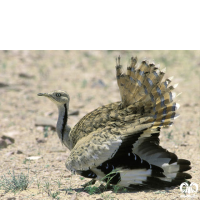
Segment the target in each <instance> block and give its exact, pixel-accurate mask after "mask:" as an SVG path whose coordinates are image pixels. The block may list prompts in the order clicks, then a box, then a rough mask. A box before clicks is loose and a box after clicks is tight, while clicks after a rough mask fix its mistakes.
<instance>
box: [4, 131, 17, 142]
mask: <svg viewBox="0 0 200 200" xmlns="http://www.w3.org/2000/svg"><path fill="white" fill-rule="evenodd" d="M19 134H20V132H19V131H11V132H7V133H4V134H3V136H5V137H7V138H8V137H9V139H13V138H12V137H14V136H15V135H19ZM3 136H2V137H3ZM13 140H14V139H13ZM13 142H15V140H14V141H13Z"/></svg>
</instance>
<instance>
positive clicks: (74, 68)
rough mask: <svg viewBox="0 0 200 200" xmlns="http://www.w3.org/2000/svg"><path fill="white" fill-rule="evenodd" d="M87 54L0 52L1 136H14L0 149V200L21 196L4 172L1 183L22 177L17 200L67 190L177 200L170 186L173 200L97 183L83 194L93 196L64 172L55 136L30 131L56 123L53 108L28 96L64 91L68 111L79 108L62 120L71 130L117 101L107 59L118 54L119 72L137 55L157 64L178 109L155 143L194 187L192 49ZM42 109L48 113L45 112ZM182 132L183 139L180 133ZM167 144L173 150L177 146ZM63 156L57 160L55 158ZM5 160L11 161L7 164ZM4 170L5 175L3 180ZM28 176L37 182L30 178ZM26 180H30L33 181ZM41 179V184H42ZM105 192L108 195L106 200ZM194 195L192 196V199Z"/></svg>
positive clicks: (195, 64) (195, 76)
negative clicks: (47, 121)
mask: <svg viewBox="0 0 200 200" xmlns="http://www.w3.org/2000/svg"><path fill="white" fill-rule="evenodd" d="M91 54H92V55H91ZM87 55H88V56H87V57H85V56H84V52H82V51H7V52H4V51H0V61H1V63H0V66H1V70H2V76H1V84H6V85H8V86H6V87H3V85H1V84H0V86H1V87H0V90H1V93H2V97H3V98H1V102H0V104H1V106H0V119H1V121H2V124H1V126H2V127H1V128H2V133H1V134H4V132H5V133H9V132H12V131H13V132H15V133H16V134H18V135H16V136H15V135H13V136H11V137H13V138H15V143H14V144H12V145H10V146H9V148H5V149H1V150H0V157H1V164H0V190H1V192H0V199H8V198H9V197H10V196H11V195H13V192H14V191H15V193H16V194H15V197H16V199H19V198H20V196H21V195H22V194H20V193H19V192H18V191H22V190H16V189H14V186H13V185H12V186H8V182H6V181H5V180H4V179H5V177H3V178H2V176H4V174H5V176H6V178H7V179H10V182H12V181H11V179H13V178H12V177H13V172H12V169H14V170H15V177H16V179H17V180H19V178H18V176H19V175H20V173H23V175H22V176H21V177H24V179H23V180H25V181H24V182H27V185H28V186H27V188H28V189H27V188H26V187H21V188H23V189H25V188H26V190H23V196H24V199H71V196H72V195H73V194H74V193H75V192H76V193H77V198H78V199H84V198H85V199H88V200H90V199H98V198H101V199H106V198H107V199H111V198H112V197H113V196H114V197H115V198H116V199H120V200H121V199H146V198H147V199H158V198H159V199H163V198H171V197H173V198H174V199H180V195H181V192H180V189H179V188H178V187H176V188H173V187H172V188H169V189H168V190H169V191H170V192H171V193H172V194H171V195H173V196H169V197H168V196H167V195H168V193H165V194H163V193H162V192H160V193H158V194H156V193H154V192H156V191H157V190H148V189H147V188H143V187H142V188H141V189H140V190H137V187H136V189H133V190H134V192H132V190H129V189H127V188H123V187H119V186H116V185H111V187H109V185H108V184H106V183H105V182H104V183H103V184H102V185H103V186H102V187H99V184H101V183H99V182H97V183H96V184H95V185H91V186H88V187H93V186H95V187H98V189H96V188H88V190H89V191H90V192H94V191H96V192H95V193H94V194H92V195H90V193H89V192H88V191H87V190H84V188H83V187H82V185H83V184H84V183H85V182H86V180H87V179H86V178H84V177H81V176H78V175H74V176H73V177H72V178H70V172H69V171H68V170H67V169H66V168H65V158H67V155H66V148H65V147H64V145H62V144H61V142H60V140H59V139H58V137H57V134H56V132H55V130H53V129H52V128H50V127H48V126H46V125H45V126H46V127H45V126H39V127H38V126H37V127H36V126H35V125H34V123H35V119H36V117H37V116H43V117H47V118H52V119H54V120H56V119H57V108H56V107H54V106H53V105H52V103H51V102H48V101H45V100H42V99H39V98H38V97H37V95H36V94H37V93H38V92H48V91H52V90H54V89H63V90H66V91H67V92H69V94H70V96H71V100H70V107H69V111H72V110H79V115H77V116H73V115H70V116H69V120H70V121H69V123H70V124H71V125H75V124H76V122H78V121H79V119H80V118H81V117H82V116H84V115H85V114H87V113H88V112H90V111H92V110H94V109H96V108H97V107H98V106H102V105H106V104H108V103H112V102H116V101H119V100H120V95H119V90H118V86H117V82H116V77H115V58H116V56H118V55H121V59H122V64H123V68H124V71H125V70H126V67H127V64H126V63H128V60H129V59H130V57H131V56H137V57H138V60H139V61H141V60H142V59H143V58H146V59H150V60H154V61H155V63H160V67H161V69H162V68H164V67H166V68H167V72H166V75H165V76H166V78H168V77H170V76H174V80H173V81H172V85H173V84H175V83H179V85H178V87H177V88H176V89H175V90H174V92H177V93H179V92H182V94H181V95H180V96H178V97H177V98H176V99H175V100H177V102H178V103H179V104H180V105H181V106H180V108H179V110H178V112H179V113H180V117H179V118H178V119H176V120H175V123H174V125H173V126H172V127H171V128H170V129H163V130H162V132H161V134H160V143H161V144H162V145H163V146H164V147H165V148H167V149H170V151H172V152H174V151H176V152H175V153H176V154H177V155H178V157H179V158H182V159H189V160H190V161H191V165H192V170H190V172H191V174H192V176H193V179H192V180H191V182H195V183H197V184H198V185H199V179H198V177H200V170H198V169H199V168H198V162H197V161H198V159H197V158H198V156H197V155H198V153H197V152H198V150H199V149H200V142H199V137H200V131H199V129H198V127H199V120H200V118H199V115H198V107H199V98H198V94H199V92H198V90H199V87H197V85H198V84H197V83H198V81H199V73H197V71H199V69H200V65H199V51H198V52H197V51H95V52H90V53H88V54H87ZM161 57H162V58H161ZM91 58H92V59H93V58H95V63H94V61H91V60H92V59H91ZM22 71H23V72H24V73H27V74H30V75H34V77H35V78H34V79H31V78H26V79H24V78H23V79H22V78H21V77H20V76H19V73H21V72H22ZM69 72H70V73H69ZM188 72H189V73H188ZM99 79H101V80H103V82H104V83H105V85H106V86H105V87H96V86H95V87H92V83H93V82H94V81H95V80H99ZM163 80H165V78H164V79H163ZM106 88H107V89H106ZM27 96H29V97H31V98H27ZM91 97H93V98H91ZM52 109H54V110H52ZM49 111H52V114H51V113H49ZM172 131H173V132H172ZM188 131H189V132H190V134H187V132H188ZM18 132H19V133H18ZM1 136H2V135H0V137H1ZM36 138H40V139H42V138H43V139H44V138H45V140H46V141H47V142H46V143H41V144H38V143H37V142H36V140H35V139H36ZM186 142H187V144H188V146H181V147H179V144H182V143H186ZM175 143H177V144H178V145H177V147H175ZM18 149H19V150H22V151H23V154H17V153H15V154H14V155H11V156H5V154H6V153H7V152H11V151H14V152H16V151H17V150H18ZM67 153H68V154H69V152H67ZM37 155H40V156H42V157H43V158H42V159H38V160H31V161H29V160H27V159H26V157H28V156H37ZM64 156H65V158H64V159H60V158H61V157H64ZM13 157H14V159H11V158H13ZM29 165H30V166H29ZM27 168H29V169H30V170H29V173H27ZM9 169H10V171H11V174H12V175H11V174H7V172H8V170H9ZM36 171H37V177H36V178H34V177H35V176H36ZM62 174H64V176H63V178H61V177H62ZM26 175H28V176H29V179H28V180H26ZM30 177H31V178H32V177H33V178H34V181H32V179H30ZM110 178H111V177H110ZM45 181H47V182H48V183H47V184H46V183H45ZM108 182H109V180H108ZM48 184H49V191H48V190H47V188H48ZM25 185H26V184H25ZM106 185H107V188H106V187H105V186H106ZM46 186H47V188H46ZM6 188H7V190H6ZM9 188H10V189H9ZM15 188H19V187H15ZM5 191H7V193H5ZM108 191H112V193H110V194H109V193H107V192H108ZM138 191H140V192H138ZM162 191H163V190H162ZM10 193H11V194H10ZM82 193H83V194H82ZM84 193H86V194H84ZM1 195H4V196H1ZM82 195H83V196H82ZM84 195H85V196H84ZM197 195H198V197H199V196H200V194H199V193H198V194H197ZM13 196H14V195H13ZM41 196H42V197H41Z"/></svg>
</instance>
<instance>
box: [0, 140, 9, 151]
mask: <svg viewBox="0 0 200 200" xmlns="http://www.w3.org/2000/svg"><path fill="white" fill-rule="evenodd" d="M7 146H8V145H7V143H6V141H5V140H3V139H2V138H0V149H3V148H6V147H7Z"/></svg>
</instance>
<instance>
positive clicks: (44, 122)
mask: <svg viewBox="0 0 200 200" xmlns="http://www.w3.org/2000/svg"><path fill="white" fill-rule="evenodd" d="M35 126H50V127H51V128H52V129H54V130H55V129H56V120H54V119H51V118H47V117H40V116H38V117H37V118H36V122H35Z"/></svg>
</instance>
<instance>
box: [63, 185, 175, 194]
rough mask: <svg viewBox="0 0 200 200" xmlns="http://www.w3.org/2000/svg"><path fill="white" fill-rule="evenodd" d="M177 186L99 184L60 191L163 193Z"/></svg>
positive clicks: (71, 192)
mask: <svg viewBox="0 0 200 200" xmlns="http://www.w3.org/2000/svg"><path fill="white" fill-rule="evenodd" d="M175 188H177V186H170V187H166V186H160V185H155V186H150V185H143V186H138V185H135V186H133V187H131V188H125V187H119V186H115V185H107V186H105V185H100V186H99V187H96V186H94V185H90V186H87V187H81V188H73V189H72V188H71V189H61V190H62V191H66V193H68V194H73V193H74V192H77V193H80V192H85V193H88V194H90V195H92V194H102V193H103V192H107V191H112V192H113V193H119V194H120V193H137V192H145V193H150V192H151V193H152V192H158V193H162V190H164V191H165V193H167V192H169V191H170V190H174V189H175Z"/></svg>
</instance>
